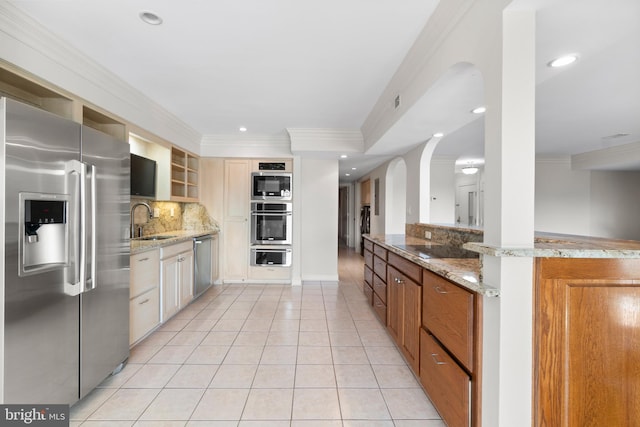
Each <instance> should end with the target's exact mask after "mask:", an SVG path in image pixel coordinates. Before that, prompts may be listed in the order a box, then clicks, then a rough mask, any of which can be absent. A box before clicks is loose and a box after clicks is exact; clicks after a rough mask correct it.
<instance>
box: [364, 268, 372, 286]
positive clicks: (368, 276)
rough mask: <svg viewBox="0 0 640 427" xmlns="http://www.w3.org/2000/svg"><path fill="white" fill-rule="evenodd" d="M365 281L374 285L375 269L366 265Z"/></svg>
mask: <svg viewBox="0 0 640 427" xmlns="http://www.w3.org/2000/svg"><path fill="white" fill-rule="evenodd" d="M364 281H365V282H366V283H367V284H368V285H369V286H370V287H372V286H373V270H372V269H370V268H369V267H368V266H366V265H365V266H364Z"/></svg>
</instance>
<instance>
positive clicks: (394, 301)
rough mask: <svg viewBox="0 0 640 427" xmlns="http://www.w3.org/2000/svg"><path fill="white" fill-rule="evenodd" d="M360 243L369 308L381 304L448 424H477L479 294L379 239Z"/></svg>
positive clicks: (391, 332)
mask: <svg viewBox="0 0 640 427" xmlns="http://www.w3.org/2000/svg"><path fill="white" fill-rule="evenodd" d="M364 249H365V251H364V258H365V268H364V277H365V284H370V285H371V288H372V290H373V308H374V311H375V312H376V314H377V313H378V308H377V306H378V305H381V306H382V305H384V307H385V310H386V325H387V331H388V332H389V335H391V337H392V338H393V339H394V341H395V342H396V345H397V346H398V348H399V349H400V351H401V352H402V354H403V356H404V357H405V359H406V360H407V362H408V363H409V366H411V368H412V369H413V371H414V372H415V373H416V375H418V376H419V378H420V383H421V384H422V387H423V388H424V390H425V391H426V392H427V394H428V395H429V397H430V399H431V401H432V402H433V404H434V406H435V407H436V409H437V410H438V412H439V413H440V415H441V416H442V418H443V420H444V421H445V423H446V424H447V425H448V426H450V427H469V426H479V425H480V423H481V418H480V416H481V414H480V407H481V405H480V404H481V394H480V392H481V386H482V384H481V365H482V358H481V354H482V352H481V347H480V343H481V340H480V338H479V337H480V334H481V330H482V319H481V316H480V313H482V298H481V297H480V296H479V295H477V294H475V293H474V292H471V291H468V290H466V289H464V288H463V287H461V286H458V285H456V284H455V283H453V282H450V281H449V280H447V279H445V278H443V277H441V276H439V275H437V274H435V273H432V272H431V271H429V270H427V269H426V268H423V267H422V266H420V265H418V264H416V263H414V262H412V261H410V260H409V259H407V258H404V257H403V256H401V255H398V254H397V253H395V252H393V251H392V250H387V249H386V248H385V247H384V246H383V245H379V244H377V243H373V242H371V241H370V240H368V239H365V241H364ZM385 272H386V280H385V281H384V282H382V283H381V281H380V280H379V277H380V276H379V274H384V273H385ZM366 288H367V285H365V289H366ZM383 289H385V290H386V300H385V299H384V297H383V296H382V295H383V294H385V293H384V292H382V290H383ZM366 292H367V291H366V290H365V293H366ZM385 302H386V304H385Z"/></svg>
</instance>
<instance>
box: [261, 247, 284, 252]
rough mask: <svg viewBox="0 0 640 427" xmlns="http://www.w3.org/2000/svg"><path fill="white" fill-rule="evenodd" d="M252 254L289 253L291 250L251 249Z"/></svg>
mask: <svg viewBox="0 0 640 427" xmlns="http://www.w3.org/2000/svg"><path fill="white" fill-rule="evenodd" d="M251 250H252V251H253V252H291V249H289V248H286V249H285V248H282V249H258V248H254V249H251Z"/></svg>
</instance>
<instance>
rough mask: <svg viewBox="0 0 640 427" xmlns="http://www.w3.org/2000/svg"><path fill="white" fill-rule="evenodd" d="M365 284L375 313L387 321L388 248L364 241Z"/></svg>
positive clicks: (380, 318)
mask: <svg viewBox="0 0 640 427" xmlns="http://www.w3.org/2000/svg"><path fill="white" fill-rule="evenodd" d="M364 278H365V279H364V286H363V291H364V294H365V295H366V297H367V301H368V302H369V304H371V305H372V306H373V309H374V313H375V314H376V316H377V317H378V319H379V320H380V322H382V323H383V324H385V325H386V323H387V250H386V249H385V248H383V247H382V246H380V245H374V244H373V242H371V241H370V240H367V239H365V241H364Z"/></svg>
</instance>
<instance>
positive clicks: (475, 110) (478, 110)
mask: <svg viewBox="0 0 640 427" xmlns="http://www.w3.org/2000/svg"><path fill="white" fill-rule="evenodd" d="M485 111H487V107H485V106H482V107H477V108H474V109H473V110H471V112H472V113H473V114H482V113H484V112H485Z"/></svg>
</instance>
